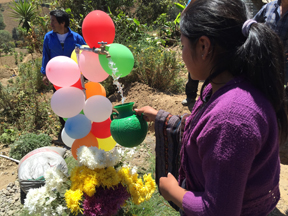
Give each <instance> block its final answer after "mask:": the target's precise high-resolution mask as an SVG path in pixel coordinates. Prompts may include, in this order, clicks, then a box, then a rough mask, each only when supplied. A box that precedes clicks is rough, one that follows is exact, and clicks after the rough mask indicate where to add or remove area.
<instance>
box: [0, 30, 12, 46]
mask: <svg viewBox="0 0 288 216" xmlns="http://www.w3.org/2000/svg"><path fill="white" fill-rule="evenodd" d="M12 40H13V39H12V36H11V34H10V32H8V31H6V30H0V41H1V44H8V42H9V41H12Z"/></svg>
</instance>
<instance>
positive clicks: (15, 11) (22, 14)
mask: <svg viewBox="0 0 288 216" xmlns="http://www.w3.org/2000/svg"><path fill="white" fill-rule="evenodd" d="M10 8H11V9H12V14H11V17H14V18H16V19H18V20H19V25H21V24H22V28H25V29H26V31H27V32H28V30H29V29H30V27H31V26H30V23H31V22H32V21H33V19H34V18H35V17H36V6H34V5H32V3H31V2H28V0H24V1H22V0H20V1H18V2H16V1H13V6H10Z"/></svg>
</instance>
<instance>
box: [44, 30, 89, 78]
mask: <svg viewBox="0 0 288 216" xmlns="http://www.w3.org/2000/svg"><path fill="white" fill-rule="evenodd" d="M76 44H80V45H85V44H86V43H85V41H84V39H83V37H82V36H81V35H79V34H78V33H76V32H73V31H71V29H70V28H69V27H68V35H67V37H66V39H65V42H64V47H63V48H62V45H61V43H60V41H59V39H58V36H57V33H55V32H53V31H50V32H48V33H47V34H46V35H45V37H44V43H43V57H42V67H41V73H42V74H44V75H45V74H46V71H45V69H46V65H47V63H48V61H49V60H50V59H52V58H53V57H55V56H60V55H61V56H67V57H70V56H71V53H72V52H73V50H74V49H75V45H76Z"/></svg>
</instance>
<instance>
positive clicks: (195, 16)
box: [135, 0, 287, 216]
mask: <svg viewBox="0 0 288 216" xmlns="http://www.w3.org/2000/svg"><path fill="white" fill-rule="evenodd" d="M247 19H248V11H247V9H246V6H245V3H244V2H242V1H241V0H229V1H227V0H209V1H207V0H196V1H192V2H191V3H190V4H189V5H188V6H187V8H186V9H185V10H184V11H183V14H182V18H181V23H180V30H181V34H182V35H181V43H182V46H183V50H182V58H183V60H184V62H185V64H186V67H187V69H188V71H189V72H190V75H191V78H192V79H195V80H205V82H204V85H203V87H202V90H201V97H200V99H199V100H198V101H197V102H196V103H195V106H194V108H193V110H192V113H191V115H190V116H189V117H188V118H187V121H186V124H185V128H184V134H183V138H182V147H181V152H180V157H181V164H180V169H179V177H178V182H177V180H176V178H175V177H174V176H173V175H172V174H170V173H168V175H167V177H165V176H163V175H162V177H161V178H160V180H159V189H160V192H161V194H162V195H163V197H164V198H165V199H166V200H168V201H172V202H173V203H175V204H176V205H177V206H178V207H179V208H180V212H181V214H182V215H217V216H226V215H227V216H237V215H251V216H252V215H253V216H256V215H267V214H268V213H269V212H271V211H272V210H273V208H274V207H275V206H276V204H277V202H278V200H279V197H280V192H279V185H278V184H279V173H280V160H279V155H278V151H279V144H281V143H284V142H285V140H286V139H287V114H286V112H285V105H284V87H283V86H284V85H283V76H284V52H283V48H282V44H281V42H280V39H279V38H278V36H277V35H276V34H275V33H274V32H273V31H272V30H270V29H269V28H268V27H267V26H265V25H264V24H260V23H256V22H255V21H253V20H247ZM135 111H136V112H137V113H138V114H141V113H144V116H145V118H146V120H147V121H155V127H159V125H161V126H163V128H164V129H165V128H170V127H169V124H170V123H171V124H172V122H173V124H174V123H175V122H176V121H177V120H178V121H179V118H180V117H178V116H172V115H171V114H169V113H168V112H165V111H163V110H160V111H157V110H155V109H153V108H151V107H143V108H141V109H138V110H135ZM155 131H156V137H157V136H158V137H159V134H161V133H164V134H165V133H167V130H156V129H155ZM168 148H169V146H168ZM156 149H157V147H156ZM156 155H157V153H156Z"/></svg>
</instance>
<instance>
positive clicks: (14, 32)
mask: <svg viewBox="0 0 288 216" xmlns="http://www.w3.org/2000/svg"><path fill="white" fill-rule="evenodd" d="M12 38H13V39H14V40H15V41H17V40H19V39H20V34H19V31H18V29H17V28H15V27H14V28H13V29H12Z"/></svg>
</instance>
